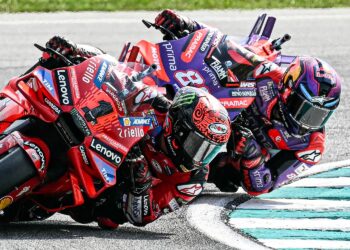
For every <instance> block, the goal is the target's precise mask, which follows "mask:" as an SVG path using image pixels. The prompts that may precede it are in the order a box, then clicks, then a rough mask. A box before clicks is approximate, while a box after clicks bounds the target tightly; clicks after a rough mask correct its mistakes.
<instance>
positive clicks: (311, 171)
mask: <svg viewBox="0 0 350 250" xmlns="http://www.w3.org/2000/svg"><path fill="white" fill-rule="evenodd" d="M349 16H350V15H349ZM348 166H350V160H344V161H336V162H330V163H322V164H318V165H316V166H313V167H312V168H310V169H309V170H306V171H305V172H303V173H301V175H300V176H299V177H301V178H303V177H307V176H310V175H314V174H318V173H322V172H325V171H329V170H331V169H335V168H341V167H348Z"/></svg>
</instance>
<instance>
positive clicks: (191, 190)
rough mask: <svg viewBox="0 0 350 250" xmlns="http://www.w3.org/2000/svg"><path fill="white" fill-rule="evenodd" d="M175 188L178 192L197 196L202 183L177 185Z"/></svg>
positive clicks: (200, 190)
mask: <svg viewBox="0 0 350 250" xmlns="http://www.w3.org/2000/svg"><path fill="white" fill-rule="evenodd" d="M176 188H177V190H178V191H179V192H180V193H182V194H186V195H189V196H197V195H199V194H200V192H202V190H203V188H202V185H201V184H199V183H194V184H184V185H178V186H176Z"/></svg>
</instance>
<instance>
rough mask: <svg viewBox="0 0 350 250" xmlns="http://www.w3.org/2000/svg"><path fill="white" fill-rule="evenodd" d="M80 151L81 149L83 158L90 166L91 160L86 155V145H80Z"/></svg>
mask: <svg viewBox="0 0 350 250" xmlns="http://www.w3.org/2000/svg"><path fill="white" fill-rule="evenodd" d="M79 151H80V154H81V158H82V159H83V161H84V163H85V165H88V166H90V161H89V158H88V157H87V155H86V149H85V147H84V145H80V146H79Z"/></svg>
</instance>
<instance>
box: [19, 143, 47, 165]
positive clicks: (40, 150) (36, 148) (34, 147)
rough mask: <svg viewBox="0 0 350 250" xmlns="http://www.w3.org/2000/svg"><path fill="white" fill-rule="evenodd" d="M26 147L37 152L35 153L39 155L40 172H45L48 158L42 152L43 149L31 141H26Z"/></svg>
mask: <svg viewBox="0 0 350 250" xmlns="http://www.w3.org/2000/svg"><path fill="white" fill-rule="evenodd" d="M23 144H24V145H26V146H28V147H30V148H32V149H34V150H35V152H36V153H37V154H38V155H39V157H40V169H39V170H40V171H43V170H44V169H45V163H46V158H45V155H44V152H43V151H42V149H41V148H40V147H39V146H38V145H36V144H35V143H33V142H31V141H24V142H23Z"/></svg>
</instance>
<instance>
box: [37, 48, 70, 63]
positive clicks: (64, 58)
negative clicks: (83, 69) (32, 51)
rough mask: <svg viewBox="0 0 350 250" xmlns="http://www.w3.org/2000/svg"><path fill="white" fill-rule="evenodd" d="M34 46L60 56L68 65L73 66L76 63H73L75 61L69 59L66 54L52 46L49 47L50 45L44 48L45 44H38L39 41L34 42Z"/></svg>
mask: <svg viewBox="0 0 350 250" xmlns="http://www.w3.org/2000/svg"><path fill="white" fill-rule="evenodd" d="M34 46H35V47H36V48H37V49H39V50H41V51H42V52H47V53H51V54H54V55H56V56H58V57H59V58H61V59H62V61H63V62H64V63H66V64H67V66H73V65H75V63H73V62H72V61H71V60H69V59H68V58H67V57H65V56H64V55H62V54H61V53H59V52H57V51H56V50H54V49H51V48H49V47H45V48H44V47H43V46H41V45H39V44H37V43H34Z"/></svg>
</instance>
